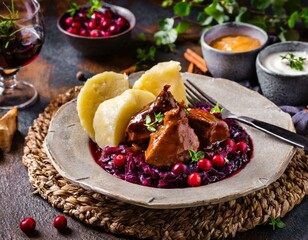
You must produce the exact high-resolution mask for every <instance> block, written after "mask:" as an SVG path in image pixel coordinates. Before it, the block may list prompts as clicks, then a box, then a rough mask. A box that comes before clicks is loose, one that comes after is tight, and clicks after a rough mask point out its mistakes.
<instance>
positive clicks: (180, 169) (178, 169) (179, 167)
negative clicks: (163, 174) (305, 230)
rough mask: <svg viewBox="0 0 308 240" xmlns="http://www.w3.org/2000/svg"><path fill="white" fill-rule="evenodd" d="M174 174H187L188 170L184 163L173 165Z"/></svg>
mask: <svg viewBox="0 0 308 240" xmlns="http://www.w3.org/2000/svg"><path fill="white" fill-rule="evenodd" d="M171 171H172V172H173V173H174V174H177V175H180V174H183V173H187V171H188V168H187V166H186V165H185V164H184V163H176V164H174V165H173V167H172V170H171Z"/></svg>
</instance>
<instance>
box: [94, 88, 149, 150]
mask: <svg viewBox="0 0 308 240" xmlns="http://www.w3.org/2000/svg"><path fill="white" fill-rule="evenodd" d="M154 100H155V96H154V95H153V94H152V93H150V92H147V91H143V90H139V89H128V90H126V91H125V92H123V93H122V94H121V95H120V96H117V97H114V98H111V99H109V100H106V101H104V102H102V103H101V104H100V105H99V107H98V109H97V111H96V113H95V116H94V120H93V128H94V131H95V142H96V143H97V144H98V146H100V147H101V148H104V147H106V146H118V144H119V143H121V142H122V141H124V138H125V128H126V127H127V124H128V122H129V120H130V118H131V116H132V115H134V114H135V113H137V112H139V111H140V110H141V109H142V108H143V107H144V106H145V105H147V104H148V103H150V102H153V101H154Z"/></svg>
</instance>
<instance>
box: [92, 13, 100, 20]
mask: <svg viewBox="0 0 308 240" xmlns="http://www.w3.org/2000/svg"><path fill="white" fill-rule="evenodd" d="M101 17H102V15H101V14H100V13H99V12H94V13H93V14H92V16H91V18H92V19H98V20H99V19H100V18H101Z"/></svg>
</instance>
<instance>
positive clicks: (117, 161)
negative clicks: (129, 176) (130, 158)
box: [113, 154, 126, 168]
mask: <svg viewBox="0 0 308 240" xmlns="http://www.w3.org/2000/svg"><path fill="white" fill-rule="evenodd" d="M113 162H114V165H115V166H116V167H117V168H123V167H124V165H125V163H126V157H125V155H123V154H118V155H115V156H114V158H113Z"/></svg>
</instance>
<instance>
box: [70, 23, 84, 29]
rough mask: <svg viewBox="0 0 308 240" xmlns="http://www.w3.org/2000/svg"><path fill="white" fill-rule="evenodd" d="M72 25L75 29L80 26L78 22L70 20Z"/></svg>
mask: <svg viewBox="0 0 308 240" xmlns="http://www.w3.org/2000/svg"><path fill="white" fill-rule="evenodd" d="M72 27H73V28H76V29H80V28H81V27H82V26H81V23H80V22H77V21H74V22H72Z"/></svg>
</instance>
